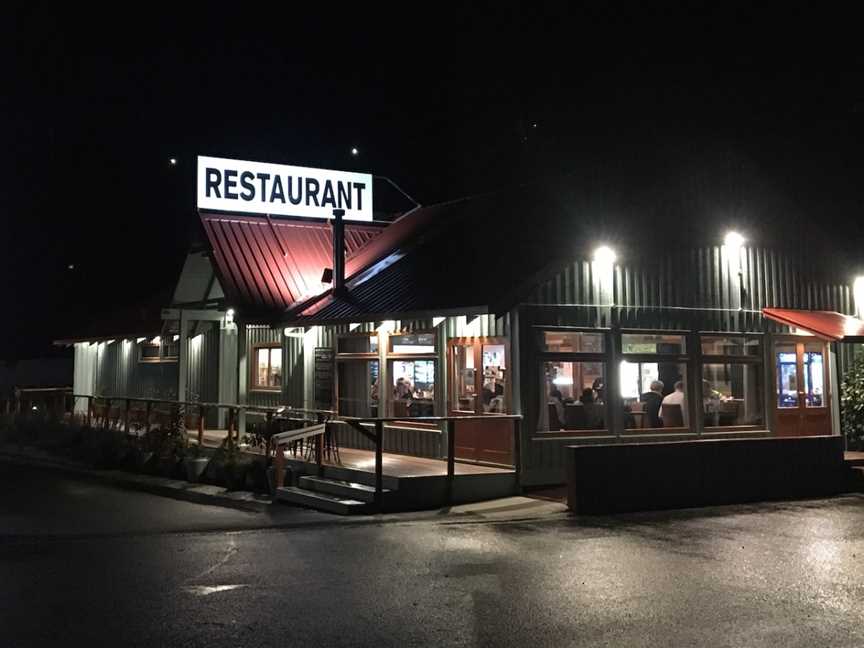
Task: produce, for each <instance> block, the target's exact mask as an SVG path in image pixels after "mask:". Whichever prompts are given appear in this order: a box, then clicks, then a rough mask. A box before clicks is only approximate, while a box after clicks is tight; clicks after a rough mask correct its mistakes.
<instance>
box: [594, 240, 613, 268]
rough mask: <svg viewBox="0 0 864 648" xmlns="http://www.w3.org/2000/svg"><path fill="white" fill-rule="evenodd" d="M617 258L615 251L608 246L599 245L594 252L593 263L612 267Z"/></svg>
mask: <svg viewBox="0 0 864 648" xmlns="http://www.w3.org/2000/svg"><path fill="white" fill-rule="evenodd" d="M617 258H618V256H617V255H616V254H615V250H613V249H612V248H610V247H609V246H608V245H601V246H600V247H598V248H597V249H596V250H594V259H593V261H594V263H596V264H597V265H602V266H612V265H613V264H614V263H615V260H616V259H617Z"/></svg>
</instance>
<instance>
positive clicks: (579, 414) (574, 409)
mask: <svg viewBox="0 0 864 648" xmlns="http://www.w3.org/2000/svg"><path fill="white" fill-rule="evenodd" d="M564 428H565V429H567V430H587V429H588V415H587V412H586V411H585V406H584V405H565V406H564Z"/></svg>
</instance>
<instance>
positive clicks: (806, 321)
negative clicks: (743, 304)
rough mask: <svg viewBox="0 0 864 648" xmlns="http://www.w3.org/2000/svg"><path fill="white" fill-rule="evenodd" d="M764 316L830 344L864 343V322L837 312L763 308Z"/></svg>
mask: <svg viewBox="0 0 864 648" xmlns="http://www.w3.org/2000/svg"><path fill="white" fill-rule="evenodd" d="M762 314H763V315H765V317H767V318H769V319H772V320H774V321H776V322H780V323H781V324H786V325H787V326H794V327H795V328H799V329H802V330H804V331H807V332H808V333H812V334H813V335H815V336H816V337H819V338H822V339H823V340H827V341H829V342H844V341H845V342H861V341H864V322H862V321H861V320H859V319H857V318H855V317H852V316H850V315H844V314H843V313H837V312H835V311H811V310H794V309H790V308H763V309H762Z"/></svg>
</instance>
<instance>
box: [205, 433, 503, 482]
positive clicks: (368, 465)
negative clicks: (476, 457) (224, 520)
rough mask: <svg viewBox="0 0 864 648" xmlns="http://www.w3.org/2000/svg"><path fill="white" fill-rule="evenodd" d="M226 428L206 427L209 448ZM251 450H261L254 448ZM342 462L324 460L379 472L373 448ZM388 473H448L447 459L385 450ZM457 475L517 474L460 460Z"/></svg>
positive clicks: (350, 451)
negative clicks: (208, 428)
mask: <svg viewBox="0 0 864 648" xmlns="http://www.w3.org/2000/svg"><path fill="white" fill-rule="evenodd" d="M227 434H228V432H227V431H226V430H204V445H205V447H208V448H216V447H218V446H219V445H220V444H221V443H222V441H223V440H224V439H225V436H226V435H227ZM189 438H190V440H195V439H197V438H198V433H197V431H195V430H189ZM249 452H255V453H258V452H260V451H258V450H254V449H250V450H249ZM285 458H286V459H296V458H297V457H294V456H293V455H292V454H291V453H290V452H286V453H285ZM339 458H340V459H341V463H336V462H334V461H328V460H327V459H326V458H325V461H324V463H325V464H327V465H331V466H337V465H338V466H341V467H343V468H348V469H351V470H360V471H363V472H369V473H374V472H375V453H374V452H373V451H372V450H360V449H357V448H339ZM382 460H383V467H384V474H385V475H387V476H388V477H437V476H444V475H446V474H447V462H446V461H445V460H443V459H441V460H439V459H427V458H425V457H412V456H409V455H403V454H395V453H390V452H385V453H383V455H382ZM455 469H456V474H457V475H495V474H502V473H513V472H514V471H513V469H512V468H499V467H495V466H483V465H478V464H474V463H466V462H461V461H457V462H456V465H455Z"/></svg>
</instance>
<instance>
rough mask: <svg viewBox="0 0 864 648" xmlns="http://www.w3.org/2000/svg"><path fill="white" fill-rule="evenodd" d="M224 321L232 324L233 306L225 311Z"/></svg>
mask: <svg viewBox="0 0 864 648" xmlns="http://www.w3.org/2000/svg"><path fill="white" fill-rule="evenodd" d="M225 323H226V324H233V323H234V309H233V308H229V309H228V310H227V311H225Z"/></svg>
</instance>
